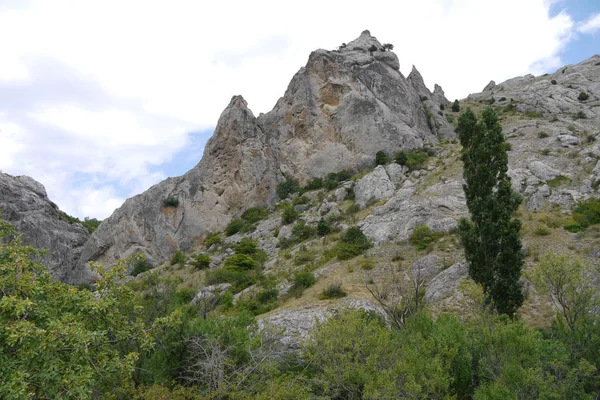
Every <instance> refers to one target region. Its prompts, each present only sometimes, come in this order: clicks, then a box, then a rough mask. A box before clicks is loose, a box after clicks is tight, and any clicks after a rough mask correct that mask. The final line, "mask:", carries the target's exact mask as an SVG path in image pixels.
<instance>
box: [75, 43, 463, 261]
mask: <svg viewBox="0 0 600 400" xmlns="http://www.w3.org/2000/svg"><path fill="white" fill-rule="evenodd" d="M417 74H418V72H417ZM411 75H414V71H413V74H411ZM446 102H447V100H446V99H445V98H444V96H443V91H441V88H440V89H439V90H437V89H436V93H435V94H432V93H430V92H429V90H428V89H427V88H426V87H425V86H424V84H423V81H422V78H421V77H420V75H419V76H418V79H413V80H412V81H409V80H407V79H406V78H404V77H403V76H402V74H401V73H400V72H399V63H398V58H397V57H396V55H395V54H394V53H392V52H388V51H384V50H383V49H382V45H381V44H380V43H379V42H378V41H377V39H375V38H374V37H372V36H371V35H370V33H369V32H368V31H365V32H363V33H362V34H361V36H360V37H359V38H358V39H356V40H355V41H353V42H351V43H349V44H348V45H347V46H345V47H344V48H342V49H340V50H336V51H327V50H317V51H315V52H313V53H312V54H311V55H310V57H309V60H308V63H307V65H306V66H305V67H304V68H301V69H300V71H299V72H298V73H297V74H296V75H295V76H294V78H293V79H292V81H291V83H290V85H289V87H288V89H287V91H286V93H285V95H284V97H282V98H281V99H280V100H279V101H278V102H277V104H276V105H275V107H274V109H273V110H272V111H271V112H269V113H267V114H265V115H261V116H259V117H258V118H255V117H254V115H253V114H252V112H251V111H250V110H249V109H248V108H247V104H246V102H245V101H244V100H243V98H242V97H241V96H235V97H234V98H233V99H232V100H231V102H230V104H229V106H228V107H227V108H226V109H225V111H224V112H223V114H222V115H221V117H220V119H219V122H218V124H217V127H216V129H215V133H214V135H213V138H211V140H210V141H209V143H208V144H207V146H206V149H205V152H204V156H203V158H202V161H200V163H199V164H198V165H197V166H196V167H194V168H193V169H192V170H191V171H189V172H188V173H186V174H185V175H184V176H182V177H178V178H169V179H167V180H165V181H163V182H161V183H159V184H158V185H155V186H153V187H152V188H150V189H149V190H147V191H146V192H144V193H142V194H140V195H138V196H135V197H133V198H131V199H129V200H127V201H126V202H125V204H124V205H123V206H122V207H120V208H119V209H118V210H117V211H115V213H114V214H113V215H112V216H111V217H110V218H108V219H107V220H105V221H104V222H103V223H102V225H101V226H100V228H99V229H98V230H97V231H96V232H95V233H94V234H93V236H92V237H91V239H90V240H89V242H88V243H87V244H86V245H85V247H84V249H83V252H82V256H81V260H80V266H82V267H83V266H84V265H85V263H86V262H87V261H90V260H95V261H99V262H101V263H103V264H106V265H110V264H111V263H113V262H114V261H115V260H116V259H117V258H119V257H123V256H127V255H128V254H130V253H132V252H136V251H143V252H145V253H146V254H147V255H148V257H149V259H150V262H151V263H153V264H157V263H160V262H162V261H164V260H165V259H167V258H168V257H169V256H170V255H171V254H173V253H174V252H175V251H176V250H178V249H182V250H184V251H187V250H189V249H190V248H192V247H193V246H194V245H197V244H199V243H201V242H202V240H203V237H204V235H205V234H206V233H207V232H209V231H215V230H221V229H223V228H224V227H225V225H226V224H227V223H228V222H229V221H230V219H231V218H232V217H233V216H236V215H239V214H240V213H241V212H242V211H243V210H244V209H247V208H249V207H252V206H256V205H269V204H273V203H274V201H275V200H276V196H275V188H276V185H277V183H278V182H281V181H282V180H283V179H284V178H291V177H294V178H296V179H300V180H301V181H306V180H307V179H308V178H311V177H322V176H325V175H327V174H328V173H330V172H336V171H339V170H342V169H347V168H348V169H353V170H355V171H358V170H361V169H364V168H368V167H370V166H371V165H372V162H373V161H372V160H373V157H374V154H375V153H376V152H377V151H378V150H385V151H386V152H388V153H389V155H393V153H394V152H395V151H397V150H399V149H402V148H413V147H419V146H422V145H423V144H424V143H436V142H437V141H438V136H439V137H442V136H443V135H453V132H452V129H450V125H449V124H448V122H447V121H446V120H445V119H443V118H440V116H439V115H438V114H437V113H432V112H431V111H429V108H434V107H435V108H436V109H439V108H440V105H441V104H443V103H446ZM428 104H429V105H428ZM167 197H176V198H177V199H178V200H179V205H178V206H177V207H164V206H163V200H165V199H166V198H167Z"/></svg>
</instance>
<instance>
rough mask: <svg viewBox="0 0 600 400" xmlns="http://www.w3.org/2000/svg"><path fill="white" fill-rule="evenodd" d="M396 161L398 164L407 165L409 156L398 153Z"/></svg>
mask: <svg viewBox="0 0 600 400" xmlns="http://www.w3.org/2000/svg"><path fill="white" fill-rule="evenodd" d="M395 161H396V164H400V165H406V162H407V161H408V156H407V155H406V153H405V152H404V151H399V152H398V153H396V158H395Z"/></svg>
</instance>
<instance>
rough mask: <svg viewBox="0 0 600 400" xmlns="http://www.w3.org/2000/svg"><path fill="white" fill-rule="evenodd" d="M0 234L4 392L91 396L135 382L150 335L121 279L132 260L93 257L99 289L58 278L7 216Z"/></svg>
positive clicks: (0, 379) (0, 381)
mask: <svg viewBox="0 0 600 400" xmlns="http://www.w3.org/2000/svg"><path fill="white" fill-rule="evenodd" d="M0 238H1V240H0V397H1V398H3V399H22V398H53V399H54V398H63V399H90V398H92V397H95V396H94V393H104V392H108V391H114V390H115V388H120V387H128V386H130V385H131V383H132V381H131V378H132V375H133V372H134V367H135V363H136V360H137V359H138V356H139V351H146V350H148V349H150V348H151V346H152V336H151V334H150V331H149V330H148V329H149V327H148V326H146V325H145V324H144V323H143V322H142V321H140V320H137V319H130V318H129V316H130V315H131V314H132V311H133V308H134V303H133V298H134V294H133V292H132V291H131V290H130V289H128V288H126V287H124V286H122V285H120V284H118V283H117V280H119V279H124V274H125V271H126V269H127V264H128V261H127V260H121V261H118V262H117V263H116V265H115V266H114V267H113V268H112V269H111V270H110V271H105V270H104V269H103V268H102V267H101V266H100V265H98V264H92V265H91V267H92V269H93V271H95V273H96V274H98V277H99V278H98V280H97V282H96V285H95V287H96V290H97V293H96V294H95V293H92V292H91V291H89V290H83V289H78V288H76V287H73V286H69V285H66V284H64V283H61V282H55V281H54V280H53V279H52V277H51V276H50V275H49V274H48V272H47V271H46V270H45V269H44V267H43V266H42V265H41V264H39V263H37V262H36V261H34V260H35V259H37V258H38V257H39V255H40V252H39V251H38V250H35V249H33V248H32V247H30V246H23V245H22V244H21V240H20V238H19V237H18V236H16V235H15V233H14V229H13V228H12V227H11V226H10V225H9V224H7V223H5V222H3V221H0ZM136 348H137V350H135V349H136Z"/></svg>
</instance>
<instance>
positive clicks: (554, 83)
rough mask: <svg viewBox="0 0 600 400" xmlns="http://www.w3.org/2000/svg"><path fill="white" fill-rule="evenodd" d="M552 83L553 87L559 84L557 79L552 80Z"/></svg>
mask: <svg viewBox="0 0 600 400" xmlns="http://www.w3.org/2000/svg"><path fill="white" fill-rule="evenodd" d="M550 83H551V84H553V85H556V84H557V83H558V82H556V79H552V80H551V81H550Z"/></svg>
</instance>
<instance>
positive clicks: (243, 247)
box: [233, 238, 267, 263]
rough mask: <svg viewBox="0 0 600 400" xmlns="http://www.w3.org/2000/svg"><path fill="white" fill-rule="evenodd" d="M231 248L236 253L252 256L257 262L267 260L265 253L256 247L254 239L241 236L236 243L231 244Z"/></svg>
mask: <svg viewBox="0 0 600 400" xmlns="http://www.w3.org/2000/svg"><path fill="white" fill-rule="evenodd" d="M233 250H234V251H235V253H236V254H238V255H239V254H244V255H247V256H250V257H252V258H253V259H254V260H256V261H257V262H259V263H263V262H265V261H266V260H267V253H265V251H264V250H261V249H260V248H259V247H258V243H257V242H256V240H253V239H250V238H243V239H242V240H240V242H239V243H238V244H236V245H235V246H233Z"/></svg>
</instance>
